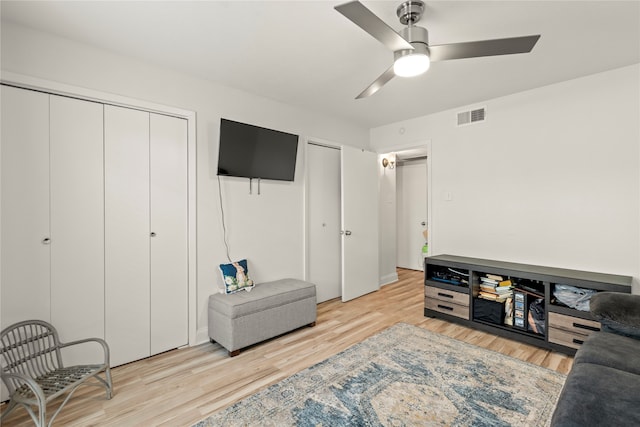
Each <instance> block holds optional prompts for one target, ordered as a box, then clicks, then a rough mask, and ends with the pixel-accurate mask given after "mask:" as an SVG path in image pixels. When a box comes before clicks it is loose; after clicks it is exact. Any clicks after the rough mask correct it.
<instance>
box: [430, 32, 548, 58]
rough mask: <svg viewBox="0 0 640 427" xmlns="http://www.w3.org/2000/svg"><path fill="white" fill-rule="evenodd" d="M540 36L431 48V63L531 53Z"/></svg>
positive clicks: (443, 45)
mask: <svg viewBox="0 0 640 427" xmlns="http://www.w3.org/2000/svg"><path fill="white" fill-rule="evenodd" d="M539 38H540V35H535V36H523V37H511V38H507V39H495V40H481V41H475V42H464V43H452V44H441V45H436V46H429V51H430V55H429V56H430V59H431V61H446V60H448V59H463V58H476V57H479V56H494V55H511V54H514V53H528V52H531V49H533V46H535V44H536V42H537V41H538V39H539Z"/></svg>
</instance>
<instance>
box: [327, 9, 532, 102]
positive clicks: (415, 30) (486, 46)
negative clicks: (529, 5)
mask: <svg viewBox="0 0 640 427" xmlns="http://www.w3.org/2000/svg"><path fill="white" fill-rule="evenodd" d="M335 9H336V10H337V11H338V12H340V13H341V14H343V15H344V16H345V17H347V18H348V19H349V20H351V21H352V22H353V23H354V24H356V25H357V26H359V27H360V28H362V29H363V30H365V31H366V32H367V33H369V34H370V35H372V36H373V37H375V38H376V39H377V40H378V41H380V42H381V43H382V44H383V45H385V46H386V47H387V48H389V49H390V50H392V51H393V57H394V63H393V65H392V66H391V67H390V68H389V69H388V70H387V71H385V72H384V73H382V75H381V76H380V77H378V78H377V79H376V80H375V81H374V82H373V83H371V84H370V85H369V87H367V88H366V89H365V90H363V91H362V93H360V95H358V96H357V97H356V99H360V98H366V97H367V96H370V95H373V94H374V93H376V92H377V91H378V90H380V88H381V87H382V86H384V85H385V84H386V83H387V82H388V81H389V80H391V79H392V78H393V77H394V76H399V77H413V76H417V75H420V74H422V73H424V72H425V71H427V70H428V69H429V65H430V63H431V62H433V61H445V60H449V59H462V58H475V57H480V56H495V55H511V54H514V53H528V52H531V50H532V49H533V46H535V44H536V42H537V41H538V39H539V38H540V35H539V34H538V35H533V36H523V37H511V38H506V39H493V40H481V41H472V42H463V43H452V44H442V45H435V46H433V45H429V33H428V31H427V29H426V28H423V27H419V26H417V25H415V24H416V23H417V22H418V21H420V18H421V17H422V13H423V12H424V3H423V2H422V1H420V0H408V1H405V2H404V3H402V4H401V5H400V6H398V8H397V9H396V14H397V15H398V18H400V23H401V24H403V25H406V27H405V28H403V29H402V31H400V33H397V32H395V31H394V30H393V28H391V27H390V26H388V25H387V24H386V23H385V22H384V21H383V20H381V19H380V18H378V17H377V16H376V15H375V14H374V13H373V12H371V11H370V10H369V9H367V8H366V7H365V6H364V5H363V4H362V3H360V2H359V1H351V2H349V3H345V4H342V5H339V6H336V7H335Z"/></svg>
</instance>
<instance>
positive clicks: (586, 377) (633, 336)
mask: <svg viewBox="0 0 640 427" xmlns="http://www.w3.org/2000/svg"><path fill="white" fill-rule="evenodd" d="M590 309H591V314H592V315H593V316H594V317H595V318H596V319H597V320H599V321H600V323H601V325H602V330H601V331H600V332H594V333H592V334H591V335H590V336H589V338H587V339H586V340H585V342H584V344H583V345H582V346H581V348H580V349H579V350H578V352H577V353H576V356H575V359H574V362H573V367H572V369H571V372H570V373H569V376H568V377H567V381H566V382H565V384H564V387H563V389H562V392H561V393H560V397H559V400H558V404H557V406H556V409H555V412H554V414H553V418H552V419H551V425H552V426H562V427H578V426H580V427H583V426H620V427H622V426H640V295H631V294H622V293H616V292H601V293H598V294H596V295H594V296H593V297H592V298H591V307H590Z"/></svg>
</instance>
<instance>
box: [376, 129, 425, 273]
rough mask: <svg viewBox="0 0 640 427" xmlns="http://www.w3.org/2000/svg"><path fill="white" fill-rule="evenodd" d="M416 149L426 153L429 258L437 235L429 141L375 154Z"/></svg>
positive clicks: (398, 146) (392, 146)
mask: <svg viewBox="0 0 640 427" xmlns="http://www.w3.org/2000/svg"><path fill="white" fill-rule="evenodd" d="M416 148H426V152H427V230H428V233H429V237H428V239H429V240H428V241H429V251H428V252H427V255H429V256H431V255H433V254H436V253H437V252H436V251H435V250H434V248H437V233H434V230H435V227H434V225H435V218H434V215H433V178H432V175H433V174H432V170H433V167H432V164H433V152H432V142H431V139H424V140H417V141H414V142H411V143H407V144H398V145H391V146H388V147H380V148H378V149H377V151H376V152H377V153H378V155H379V156H382V155H388V154H395V153H399V152H402V151H407V150H413V149H416ZM381 179H382V178H381ZM382 199H383V198H380V203H382ZM396 208H397V207H396ZM396 222H397V221H396ZM396 225H397V224H396ZM396 236H397V231H396V232H395V233H394V239H395V238H396ZM434 243H435V244H434ZM396 251H397V249H396ZM395 255H396V254H394V256H395ZM394 263H395V259H394ZM387 282H388V281H385V283H387Z"/></svg>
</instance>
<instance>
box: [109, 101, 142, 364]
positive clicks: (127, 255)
mask: <svg viewBox="0 0 640 427" xmlns="http://www.w3.org/2000/svg"><path fill="white" fill-rule="evenodd" d="M104 108H105V129H104V135H105V147H104V155H105V159H104V167H105V316H106V320H105V322H106V324H105V337H106V340H107V342H108V343H109V346H110V347H111V364H112V365H113V366H117V365H120V364H122V363H127V362H131V361H133V360H137V359H141V358H143V357H147V356H149V354H150V353H149V348H150V340H149V328H150V324H149V315H150V312H149V276H150V273H149V232H150V230H149V113H147V112H143V111H138V110H131V109H127V108H120V107H113V106H109V105H105V107H104Z"/></svg>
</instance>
